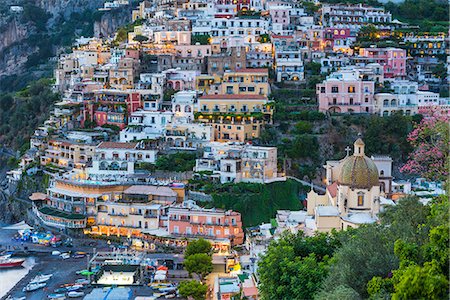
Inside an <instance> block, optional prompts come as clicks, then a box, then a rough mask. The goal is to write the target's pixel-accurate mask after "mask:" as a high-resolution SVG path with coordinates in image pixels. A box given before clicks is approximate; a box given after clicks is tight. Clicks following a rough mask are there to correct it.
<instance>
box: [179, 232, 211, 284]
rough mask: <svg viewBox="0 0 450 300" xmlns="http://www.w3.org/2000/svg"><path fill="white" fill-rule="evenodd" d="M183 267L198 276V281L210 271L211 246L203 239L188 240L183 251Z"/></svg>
mask: <svg viewBox="0 0 450 300" xmlns="http://www.w3.org/2000/svg"><path fill="white" fill-rule="evenodd" d="M184 267H185V268H186V270H187V271H188V272H189V274H191V273H195V274H197V275H198V276H199V277H200V281H202V280H203V278H204V277H205V276H206V275H208V274H209V273H211V272H212V270H213V265H212V246H211V243H210V242H208V241H207V240H205V239H198V240H195V241H191V242H189V244H188V246H187V247H186V251H185V252H184Z"/></svg>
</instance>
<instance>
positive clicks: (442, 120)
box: [400, 112, 450, 181]
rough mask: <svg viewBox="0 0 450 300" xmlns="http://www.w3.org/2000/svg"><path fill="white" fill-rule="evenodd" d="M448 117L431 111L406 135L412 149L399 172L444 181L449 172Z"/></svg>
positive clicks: (449, 128)
mask: <svg viewBox="0 0 450 300" xmlns="http://www.w3.org/2000/svg"><path fill="white" fill-rule="evenodd" d="M449 130H450V127H449V118H448V117H447V116H441V115H438V114H437V113H434V112H431V113H430V114H429V115H428V116H427V117H426V118H424V119H422V121H421V122H420V123H419V124H418V125H417V126H416V127H415V128H414V130H413V131H411V133H410V134H409V135H408V141H409V143H410V144H411V145H412V146H413V148H414V150H413V152H412V153H411V154H410V155H409V158H408V162H407V163H406V164H405V165H404V166H403V167H402V168H400V172H403V173H408V174H417V175H420V176H423V177H425V178H427V179H429V180H433V181H445V180H446V179H447V177H448V174H449V171H448V170H449V160H448V159H449V157H448V152H449V145H450V144H449Z"/></svg>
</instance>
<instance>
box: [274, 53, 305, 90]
mask: <svg viewBox="0 0 450 300" xmlns="http://www.w3.org/2000/svg"><path fill="white" fill-rule="evenodd" d="M275 72H276V75H277V82H281V81H302V80H304V79H305V72H304V67H303V59H302V52H301V51H300V49H299V48H297V47H287V46H277V47H275Z"/></svg>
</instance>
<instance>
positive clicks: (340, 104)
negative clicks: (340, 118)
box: [328, 102, 361, 106]
mask: <svg viewBox="0 0 450 300" xmlns="http://www.w3.org/2000/svg"><path fill="white" fill-rule="evenodd" d="M328 105H330V106H361V103H333V102H328Z"/></svg>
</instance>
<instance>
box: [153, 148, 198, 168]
mask: <svg viewBox="0 0 450 300" xmlns="http://www.w3.org/2000/svg"><path fill="white" fill-rule="evenodd" d="M196 157H197V154H196V153H192V152H177V153H174V154H168V155H161V156H159V157H158V159H157V160H156V163H155V169H156V170H162V171H172V172H187V171H192V170H193V169H194V166H195V159H196Z"/></svg>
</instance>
